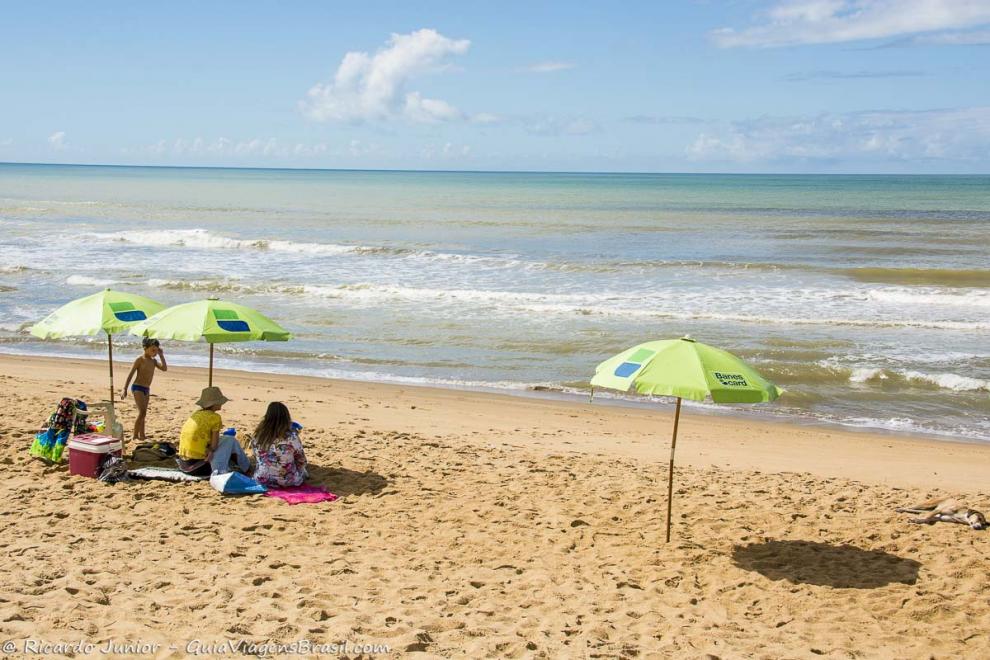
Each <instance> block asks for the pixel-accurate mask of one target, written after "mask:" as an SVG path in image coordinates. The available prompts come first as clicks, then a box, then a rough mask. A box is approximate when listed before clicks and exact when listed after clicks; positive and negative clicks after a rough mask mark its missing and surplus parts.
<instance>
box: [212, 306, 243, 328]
mask: <svg viewBox="0 0 990 660" xmlns="http://www.w3.org/2000/svg"><path fill="white" fill-rule="evenodd" d="M213 318H215V319H216V320H217V325H218V326H220V329H221V330H226V331H227V332H251V326H249V325H248V324H247V321H242V320H241V319H240V318H238V316H237V312H235V311H234V310H232V309H214V310H213Z"/></svg>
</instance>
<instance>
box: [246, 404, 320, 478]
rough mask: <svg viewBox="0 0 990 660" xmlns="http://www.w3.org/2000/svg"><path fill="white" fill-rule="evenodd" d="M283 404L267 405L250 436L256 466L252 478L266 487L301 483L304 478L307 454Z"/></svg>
mask: <svg viewBox="0 0 990 660" xmlns="http://www.w3.org/2000/svg"><path fill="white" fill-rule="evenodd" d="M296 429H297V425H295V424H293V422H292V416H291V415H290V414H289V409H288V408H286V407H285V404H284V403H280V402H278V401H273V402H271V403H269V404H268V410H267V411H265V417H264V418H263V419H262V420H261V423H259V424H258V428H257V429H256V430H255V432H254V436H253V437H252V438H251V449H252V451H254V456H255V460H256V461H257V467H255V471H254V479H255V481H257V482H259V483H262V484H265V485H266V486H276V487H278V486H301V485H302V483H303V481H305V480H306V477H307V476H309V475H308V474H307V473H306V454H305V453H304V452H303V446H302V442H301V441H300V440H299V433H298V432H297V430H296Z"/></svg>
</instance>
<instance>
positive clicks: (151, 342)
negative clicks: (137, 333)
mask: <svg viewBox="0 0 990 660" xmlns="http://www.w3.org/2000/svg"><path fill="white" fill-rule="evenodd" d="M141 346H142V347H143V348H151V347H152V346H161V344H159V343H158V340H157V339H152V338H151V337H143V338H142V339H141Z"/></svg>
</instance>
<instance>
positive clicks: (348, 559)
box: [0, 357, 990, 658]
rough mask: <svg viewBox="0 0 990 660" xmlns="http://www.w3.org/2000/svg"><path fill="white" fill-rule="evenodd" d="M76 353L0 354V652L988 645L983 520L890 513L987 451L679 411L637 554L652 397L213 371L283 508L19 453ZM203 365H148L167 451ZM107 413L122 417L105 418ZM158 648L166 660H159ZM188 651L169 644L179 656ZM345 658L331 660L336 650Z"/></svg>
mask: <svg viewBox="0 0 990 660" xmlns="http://www.w3.org/2000/svg"><path fill="white" fill-rule="evenodd" d="M104 378H105V366H104V365H101V364H100V363H98V362H83V361H70V360H51V359H26V358H14V357H3V358H0V391H2V393H3V406H2V407H0V429H2V431H0V462H2V464H3V465H4V468H5V470H4V477H5V478H4V479H3V481H2V482H0V483H2V485H0V489H2V491H0V497H2V500H3V502H4V505H3V509H2V512H3V515H2V517H0V550H2V555H3V556H4V558H5V559H4V562H3V565H2V569H0V638H2V639H3V640H7V639H11V640H16V642H17V643H18V644H21V643H22V641H21V640H24V639H26V638H28V639H34V640H46V641H48V642H60V641H61V642H76V641H78V640H87V641H88V642H91V643H93V644H96V645H100V644H103V643H106V642H107V641H114V642H115V643H127V642H132V643H133V642H142V641H143V642H148V643H150V642H157V643H160V644H162V645H163V646H161V647H160V648H159V649H158V650H157V652H156V653H155V655H157V656H159V657H185V656H186V655H188V652H189V651H190V650H191V647H189V646H188V644H190V643H195V642H196V640H198V642H199V643H200V644H201V645H203V647H207V645H210V644H214V645H215V644H219V643H221V642H224V641H225V640H249V641H253V642H264V641H276V642H282V643H292V642H298V641H299V640H307V641H308V642H311V643H314V644H322V643H330V642H342V641H349V642H352V643H361V644H385V645H388V647H389V648H390V649H391V650H392V653H393V654H394V655H405V654H407V653H411V652H417V657H470V658H480V657H547V658H559V657H577V658H585V657H588V658H592V657H687V658H699V657H706V655H707V654H710V655H712V656H717V657H720V658H738V657H761V658H780V657H796V658H805V657H807V658H817V657H822V656H824V657H834V658H847V657H857V658H861V657H868V658H872V657H883V658H914V657H917V658H927V657H929V656H935V657H940V658H941V657H972V658H979V657H987V655H988V653H990V650H988V649H990V586H988V578H987V569H988V566H990V562H988V561H987V559H986V555H987V548H988V547H990V532H976V531H972V530H970V529H969V528H967V527H964V526H961V525H951V524H939V525H935V526H931V527H928V526H915V525H910V524H908V523H907V522H906V521H905V518H906V516H903V515H900V514H896V513H894V511H893V509H894V508H895V507H896V506H901V505H905V504H909V503H912V502H913V501H916V500H921V499H923V498H925V497H928V496H931V495H934V494H938V493H951V494H954V495H959V496H961V497H963V498H964V499H965V500H966V501H967V502H969V504H970V505H971V506H973V507H975V508H979V509H983V510H990V492H988V490H987V488H986V483H987V474H988V470H987V468H988V466H990V460H988V459H990V448H988V447H986V446H982V445H976V444H962V443H951V442H936V441H926V440H918V439H910V438H901V437H895V436H890V435H876V434H853V433H842V432H836V431H832V430H826V429H822V428H817V427H804V426H793V425H787V424H774V423H761V422H753V421H748V420H744V421H740V420H739V419H736V418H726V417H713V416H708V415H700V414H697V413H695V412H693V411H686V412H685V413H684V415H683V416H682V422H681V436H680V438H679V441H678V459H679V466H683V467H678V469H677V471H676V481H675V501H674V514H675V517H674V530H673V541H672V542H671V543H670V544H665V543H664V542H663V534H664V507H665V494H666V478H667V468H666V460H667V454H668V438H669V431H670V414H669V413H670V411H669V410H656V411H653V410H647V409H629V408H618V407H611V406H605V405H599V404H594V405H589V404H583V403H571V402H560V401H551V400H539V399H534V398H521V397H510V396H500V395H489V394H481V393H465V392H456V391H447V390H436V389H428V388H409V387H397V386H389V385H375V384H367V383H352V382H341V381H331V380H321V379H310V378H295V377H286V376H269V375H264V374H246V373H235V372H218V375H217V382H218V384H220V385H221V386H222V388H223V390H224V392H225V394H226V395H227V396H229V397H230V398H232V399H234V401H233V402H232V403H230V404H228V406H226V407H225V409H224V411H223V416H224V420H225V423H227V424H229V425H233V426H236V427H238V429H241V430H246V429H247V428H249V427H252V426H253V425H254V424H255V423H256V421H257V419H258V418H259V417H260V415H261V414H262V413H263V412H264V407H265V404H267V402H268V401H270V400H273V399H278V400H282V401H284V402H285V403H287V404H288V405H289V407H290V409H291V410H292V412H293V415H294V417H295V418H296V419H297V420H298V421H300V422H301V423H302V424H303V425H304V426H305V427H306V430H305V431H304V435H303V439H304V443H305V445H306V448H307V453H308V456H309V460H310V462H311V472H312V476H313V481H314V482H315V483H320V484H323V485H325V486H326V487H328V488H329V489H330V490H332V491H333V492H335V493H337V494H338V495H340V500H338V501H337V502H333V503H323V504H318V505H298V506H289V505H287V504H285V503H283V502H281V501H279V500H276V499H273V498H267V497H248V498H230V497H223V496H221V495H220V494H218V493H217V492H215V491H214V490H212V489H211V488H210V487H209V485H207V484H206V483H195V484H170V483H165V482H131V483H124V484H118V485H116V486H108V485H104V484H102V483H99V482H97V481H95V480H90V479H84V478H79V477H73V476H70V475H69V474H68V472H67V469H66V468H65V467H59V468H51V467H45V466H44V465H43V464H42V463H41V462H40V461H38V460H36V459H33V458H30V457H29V456H28V452H27V449H28V447H29V445H30V443H31V440H32V438H33V434H34V433H35V432H36V430H37V427H38V426H39V425H40V423H41V422H42V421H43V420H44V418H45V417H46V415H47V414H48V413H49V412H50V411H51V409H53V408H54V406H55V404H56V403H57V402H58V399H59V398H60V397H61V396H63V395H70V396H81V397H82V398H84V399H87V400H89V401H96V400H99V399H100V398H103V397H104V396H105V387H104V385H103V383H104ZM204 381H205V374H204V373H203V372H202V371H200V370H196V369H182V368H176V367H174V368H173V369H172V370H170V371H169V372H167V373H164V374H158V376H157V377H156V381H155V384H154V388H153V396H152V400H151V410H150V413H149V420H148V429H149V432H150V434H151V435H152V436H154V437H155V438H156V439H161V440H166V439H171V440H174V439H175V434H176V432H177V430H178V428H179V426H180V424H181V422H182V421H183V420H184V419H185V417H186V416H187V415H188V413H189V412H190V411H191V410H192V402H193V401H195V399H196V395H197V394H198V391H199V388H200V387H202V386H203V385H204ZM119 410H120V413H121V416H122V417H123V420H124V422H125V426H127V425H128V424H129V423H130V422H131V421H132V420H133V413H134V410H133V404H132V403H131V402H130V400H128V401H127V402H125V403H123V404H121V405H120V407H119ZM173 646H174V648H172V647H173ZM193 650H194V649H193ZM352 657H353V654H352Z"/></svg>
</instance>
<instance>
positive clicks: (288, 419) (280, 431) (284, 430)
mask: <svg viewBox="0 0 990 660" xmlns="http://www.w3.org/2000/svg"><path fill="white" fill-rule="evenodd" d="M291 427H292V415H290V414H289V409H288V408H286V407H285V404H284V403H282V402H281V401H272V402H271V403H269V404H268V410H266V411H265V416H264V417H263V418H262V419H261V422H260V423H259V424H258V428H256V429H255V430H254V441H255V442H256V443H258V446H259V447H261V448H262V449H268V448H269V447H271V446H272V444H274V443H275V441H276V440H281V439H282V438H284V437H285V436H287V435H288V434H289V429H290V428H291Z"/></svg>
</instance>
